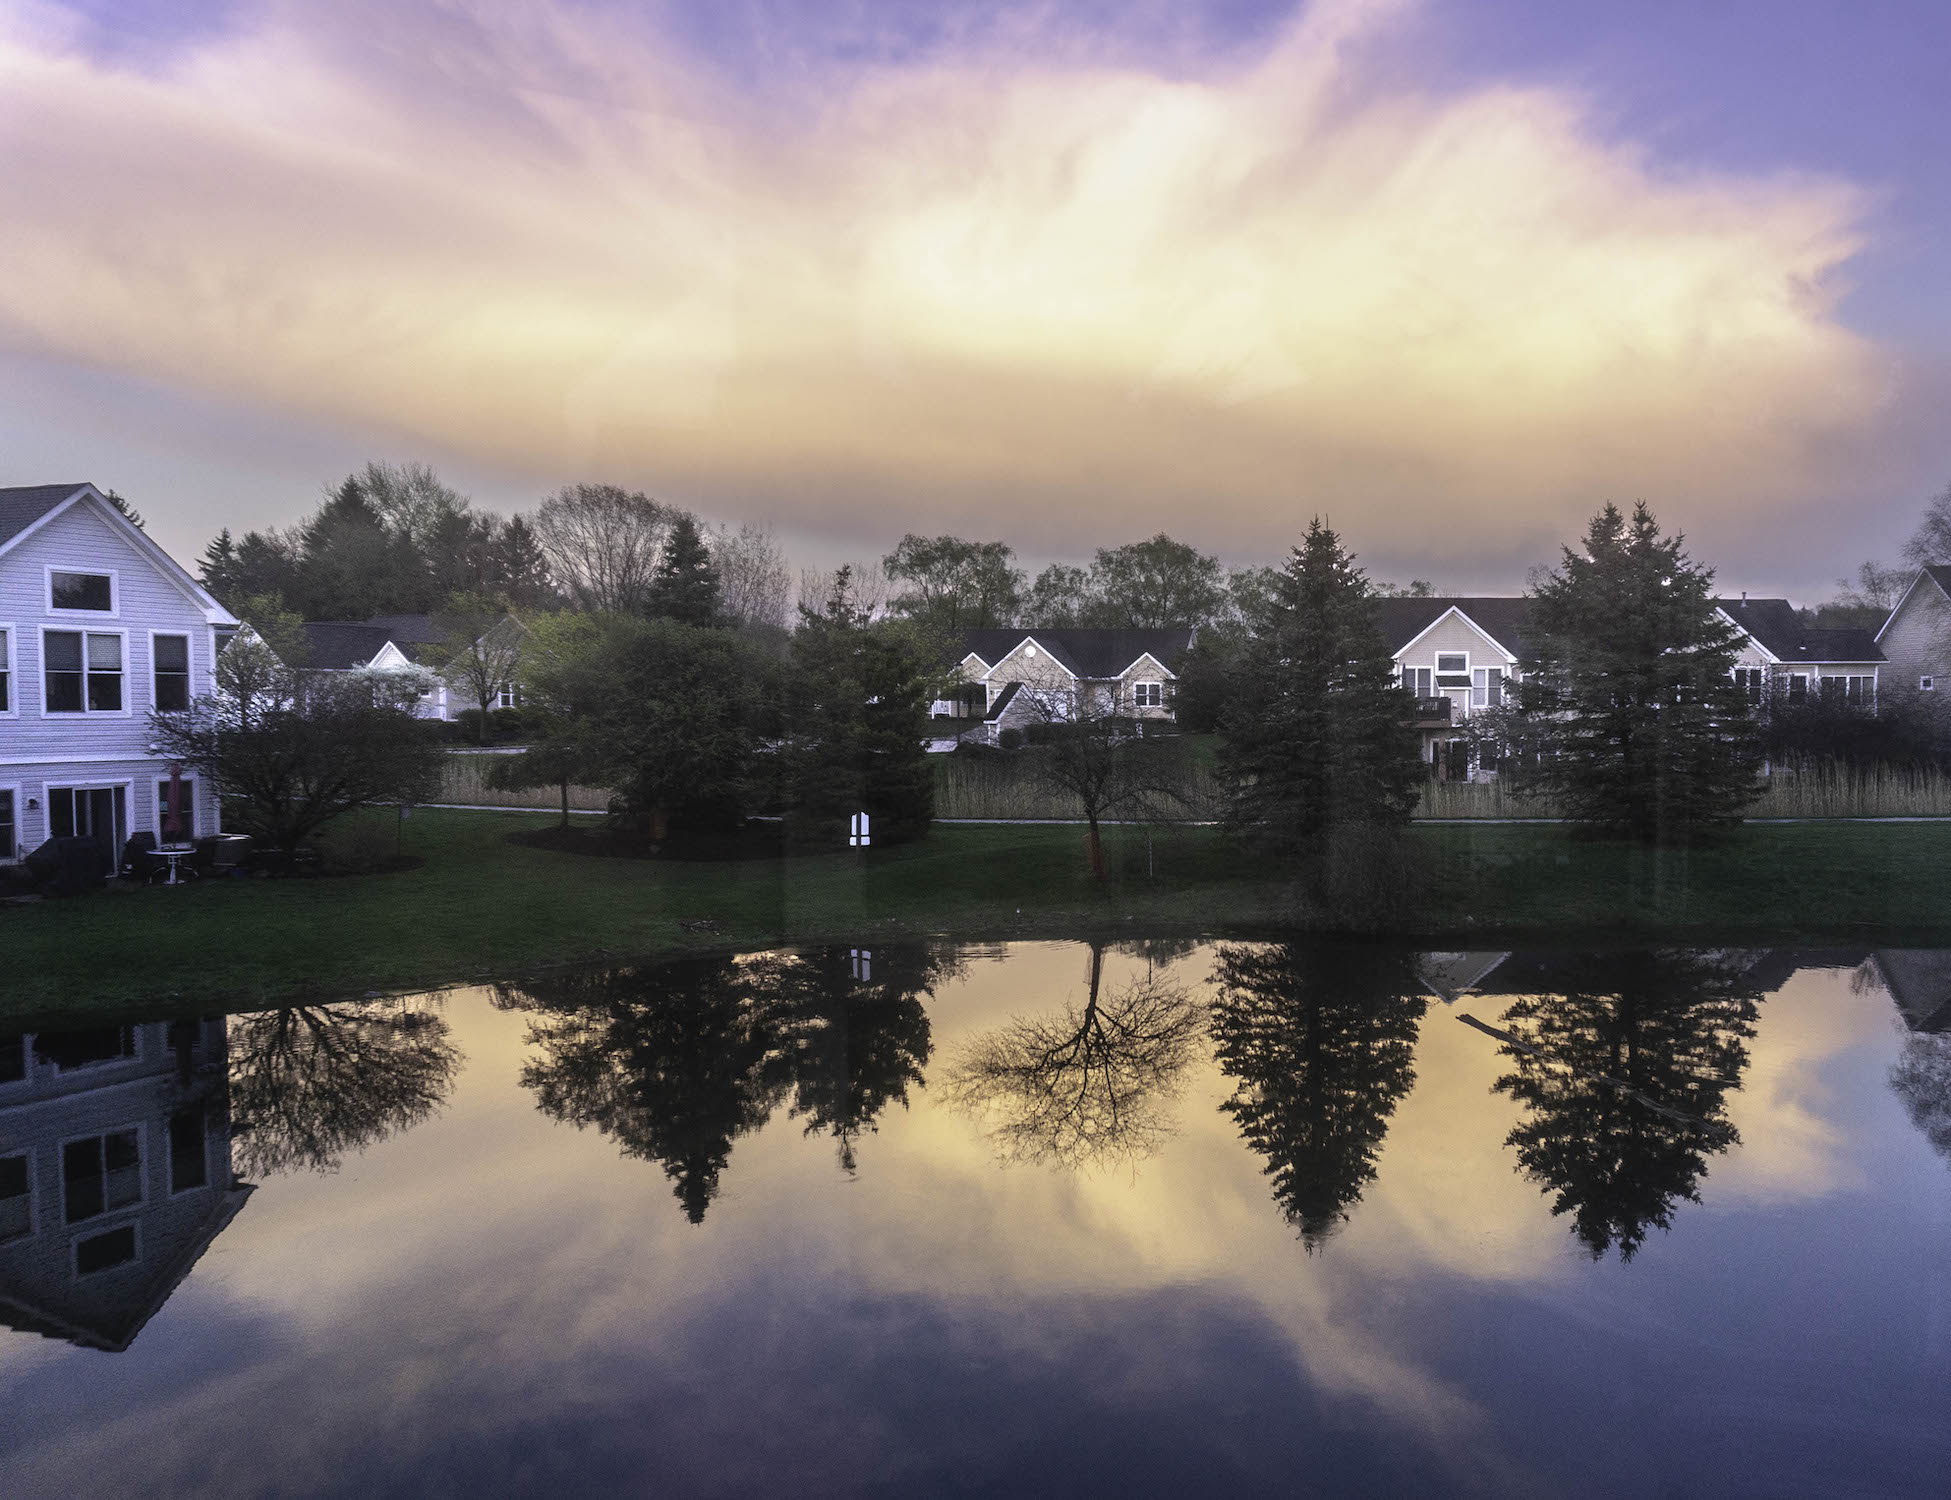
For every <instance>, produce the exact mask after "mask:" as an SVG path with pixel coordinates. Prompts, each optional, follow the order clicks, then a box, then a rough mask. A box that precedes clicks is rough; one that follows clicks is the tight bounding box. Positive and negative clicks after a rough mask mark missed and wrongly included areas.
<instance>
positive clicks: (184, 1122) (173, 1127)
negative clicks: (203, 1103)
mask: <svg viewBox="0 0 1951 1500" xmlns="http://www.w3.org/2000/svg"><path fill="white" fill-rule="evenodd" d="M209 1182H210V1166H209V1162H208V1161H207V1160H206V1158H205V1155H204V1150H203V1111H202V1110H200V1109H185V1110H179V1111H178V1112H177V1113H176V1114H173V1115H171V1116H170V1117H169V1190H170V1191H171V1192H172V1193H181V1192H184V1191H186V1190H187V1189H189V1188H200V1187H206V1186H208V1185H209Z"/></svg>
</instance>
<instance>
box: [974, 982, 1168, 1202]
mask: <svg viewBox="0 0 1951 1500" xmlns="http://www.w3.org/2000/svg"><path fill="white" fill-rule="evenodd" d="M1103 975H1104V946H1103V945H1102V944H1101V943H1093V944H1092V945H1091V956H1090V982H1089V994H1088V997H1087V998H1086V1000H1085V1002H1084V1004H1083V1005H1082V1006H1081V1007H1079V1006H1076V1005H1067V1006H1065V1007H1064V1009H1063V1010H1061V1011H1059V1012H1057V1013H1055V1014H1053V1015H1047V1016H1038V1017H1033V1018H1029V1019H1022V1018H1018V1019H1016V1020H1013V1021H1011V1022H1010V1023H1009V1024H1008V1025H1007V1026H1002V1027H999V1028H997V1029H996V1030H994V1031H991V1032H987V1033H985V1034H984V1035H982V1036H978V1037H976V1038H974V1039H972V1040H971V1041H970V1042H969V1043H967V1044H966V1045H965V1046H964V1047H963V1049H962V1051H961V1054H960V1055H959V1056H958V1057H957V1058H956V1061H955V1064H954V1066H953V1067H952V1068H950V1069H949V1072H948V1077H947V1080H946V1089H945V1094H946V1097H947V1098H948V1100H949V1102H950V1103H951V1104H952V1105H953V1106H955V1107H956V1108H958V1109H961V1110H963V1111H964V1112H965V1113H967V1114H969V1115H970V1116H971V1117H972V1118H975V1119H977V1120H979V1121H980V1122H981V1123H982V1125H983V1127H984V1129H985V1130H986V1131H987V1132H988V1135H989V1138H990V1140H991V1141H992V1142H993V1144H994V1145H995V1148H996V1152H997V1155H998V1156H999V1157H1000V1158H1001V1159H1002V1160H1004V1161H1008V1162H1025V1163H1043V1162H1049V1163H1054V1164H1056V1165H1058V1166H1062V1167H1070V1168H1077V1167H1098V1166H1103V1165H1107V1164H1109V1163H1112V1162H1125V1163H1128V1164H1136V1163H1137V1162H1139V1161H1142V1160H1144V1159H1145V1158H1146V1157H1149V1156H1151V1155H1152V1154H1153V1153H1155V1152H1156V1151H1157V1150H1158V1149H1159V1147H1160V1146H1161V1145H1163V1144H1164V1142H1165V1141H1166V1140H1167V1139H1168V1138H1169V1137H1170V1136H1171V1135H1172V1133H1173V1131H1174V1129H1175V1128H1176V1120H1175V1118H1174V1112H1173V1105H1174V1104H1175V1103H1176V1101H1177V1099H1178V1096H1179V1091H1180V1088H1181V1087H1182V1081H1183V1075H1184V1073H1185V1069H1186V1066H1187V1064H1188V1063H1190V1062H1191V1061H1192V1058H1193V1056H1194V1054H1195V1052H1196V1050H1197V1048H1198V1044H1199V1041H1200V1039H1201V1038H1202V1037H1203V1036H1204V1035H1205V1030H1206V1016H1205V1011H1204V1008H1203V1007H1202V1006H1201V1005H1200V1004H1199V1003H1198V1002H1197V1001H1196V1000H1195V999H1194V998H1193V996H1192V995H1191V993H1190V992H1189V991H1187V990H1186V989H1185V988H1184V987H1183V986H1181V985H1176V984H1171V983H1169V982H1167V981H1165V980H1164V979H1162V978H1160V977H1159V976H1158V975H1157V974H1152V975H1149V976H1148V977H1147V978H1145V979H1142V980H1139V981H1136V982H1134V983H1132V984H1128V985H1125V986H1123V987H1122V988H1117V989H1113V990H1111V991H1110V992H1109V993H1108V994H1107V993H1103V992H1102V990H1103Z"/></svg>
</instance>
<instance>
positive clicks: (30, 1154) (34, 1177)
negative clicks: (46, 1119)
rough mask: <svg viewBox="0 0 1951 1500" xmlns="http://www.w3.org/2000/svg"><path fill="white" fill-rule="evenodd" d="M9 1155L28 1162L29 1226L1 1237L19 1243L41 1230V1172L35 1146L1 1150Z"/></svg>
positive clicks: (7, 1242) (5, 1241)
mask: <svg viewBox="0 0 1951 1500" xmlns="http://www.w3.org/2000/svg"><path fill="white" fill-rule="evenodd" d="M22 1040H23V1042H24V1041H25V1038H23V1039H22ZM9 1156H18V1157H20V1158H21V1159H22V1160H24V1161H25V1162H26V1163H27V1228H26V1229H25V1230H24V1231H23V1232H22V1233H20V1234H17V1235H14V1236H13V1237H12V1238H10V1239H0V1245H18V1244H20V1243H21V1242H22V1241H23V1240H31V1239H32V1238H34V1236H35V1235H37V1234H39V1233H40V1231H41V1174H40V1173H39V1172H37V1171H35V1170H34V1167H35V1156H36V1153H35V1151H34V1148H33V1147H32V1146H22V1147H21V1148H20V1149H19V1150H18V1151H0V1158H5V1157H9Z"/></svg>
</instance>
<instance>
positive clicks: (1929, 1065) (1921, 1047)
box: [1851, 949, 1951, 1161]
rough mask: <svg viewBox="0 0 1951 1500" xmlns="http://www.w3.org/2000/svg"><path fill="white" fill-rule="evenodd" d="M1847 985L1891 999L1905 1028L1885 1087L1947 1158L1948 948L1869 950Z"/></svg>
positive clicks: (1950, 1141) (1950, 1066)
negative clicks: (1901, 1046)
mask: <svg viewBox="0 0 1951 1500" xmlns="http://www.w3.org/2000/svg"><path fill="white" fill-rule="evenodd" d="M1851 987H1852V988H1855V989H1858V990H1873V989H1877V988H1881V989H1884V990H1886V991H1887V992H1888V993H1889V995H1890V998H1891V999H1892V1000H1893V1001H1895V1002H1896V1006H1897V1013H1898V1014H1899V1015H1901V1016H1902V1017H1903V1018H1904V1025H1905V1027H1906V1028H1907V1030H1908V1033H1909V1034H1908V1035H1907V1036H1906V1037H1905V1038H1904V1050H1903V1053H1902V1055H1901V1056H1900V1057H1898V1059H1897V1061H1896V1063H1895V1064H1894V1065H1893V1066H1892V1067H1891V1069H1890V1087H1891V1089H1892V1090H1894V1091H1895V1093H1896V1095H1897V1097H1898V1099H1900V1100H1901V1101H1902V1102H1903V1106H1904V1113H1905V1114H1907V1115H1909V1116H1910V1123H1911V1124H1913V1125H1915V1126H1916V1127H1917V1128H1918V1129H1919V1130H1920V1131H1922V1132H1923V1135H1924V1139H1926V1140H1927V1141H1929V1142H1930V1143H1931V1148H1932V1149H1933V1150H1935V1151H1936V1152H1937V1153H1938V1155H1940V1156H1942V1157H1943V1158H1945V1160H1946V1161H1951V952H1946V951H1944V950H1941V949H1908V950H1885V951H1881V952H1877V953H1873V954H1871V955H1870V956H1869V958H1867V959H1865V960H1864V962H1863V965H1862V967H1861V968H1859V969H1858V970H1857V971H1856V973H1855V974H1854V975H1853V976H1851Z"/></svg>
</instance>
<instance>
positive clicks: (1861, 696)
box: [1822, 676, 1876, 703]
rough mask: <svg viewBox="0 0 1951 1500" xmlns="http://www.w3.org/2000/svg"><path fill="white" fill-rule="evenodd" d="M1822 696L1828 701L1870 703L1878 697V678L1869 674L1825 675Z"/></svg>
mask: <svg viewBox="0 0 1951 1500" xmlns="http://www.w3.org/2000/svg"><path fill="white" fill-rule="evenodd" d="M1822 696H1823V698H1824V699H1825V700H1827V701H1828V702H1831V703H1833V702H1836V701H1837V700H1839V699H1840V700H1842V701H1843V702H1846V703H1869V702H1871V701H1872V700H1873V699H1875V697H1876V679H1875V678H1874V677H1869V676H1848V677H1825V678H1823V679H1822Z"/></svg>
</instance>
